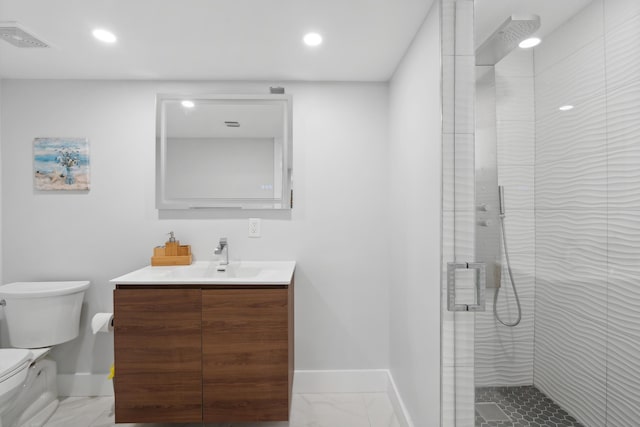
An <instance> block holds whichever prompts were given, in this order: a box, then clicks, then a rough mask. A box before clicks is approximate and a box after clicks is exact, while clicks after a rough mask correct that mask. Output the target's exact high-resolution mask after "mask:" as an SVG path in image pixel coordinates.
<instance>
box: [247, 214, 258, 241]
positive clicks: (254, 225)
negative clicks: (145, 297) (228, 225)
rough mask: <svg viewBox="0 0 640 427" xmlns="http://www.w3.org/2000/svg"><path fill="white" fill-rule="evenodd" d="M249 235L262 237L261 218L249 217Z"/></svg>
mask: <svg viewBox="0 0 640 427" xmlns="http://www.w3.org/2000/svg"><path fill="white" fill-rule="evenodd" d="M249 237H260V218H249Z"/></svg>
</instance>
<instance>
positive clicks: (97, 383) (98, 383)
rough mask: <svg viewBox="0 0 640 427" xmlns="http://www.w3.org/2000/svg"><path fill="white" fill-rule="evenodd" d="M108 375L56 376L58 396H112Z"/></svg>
mask: <svg viewBox="0 0 640 427" xmlns="http://www.w3.org/2000/svg"><path fill="white" fill-rule="evenodd" d="M107 375H108V374H89V373H78V374H58V396H73V397H89V396H113V382H112V381H111V380H109V379H107Z"/></svg>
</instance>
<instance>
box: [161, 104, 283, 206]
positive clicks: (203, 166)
mask: <svg viewBox="0 0 640 427" xmlns="http://www.w3.org/2000/svg"><path fill="white" fill-rule="evenodd" d="M291 107H292V105H291V97H290V96H289V95H193V94H191V95H187V94H160V95H158V96H157V103H156V109H157V117H156V144H157V145H156V173H157V176H156V192H157V194H156V207H157V208H158V209H208V208H211V209H214V208H227V209H229V208H236V209H290V208H291V200H292V194H291V192H292V172H293V165H292V136H291Z"/></svg>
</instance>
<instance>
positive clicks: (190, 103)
mask: <svg viewBox="0 0 640 427" xmlns="http://www.w3.org/2000/svg"><path fill="white" fill-rule="evenodd" d="M182 106H183V107H184V108H193V107H195V106H196V104H195V103H194V102H193V101H189V100H188V99H185V100H184V101H182Z"/></svg>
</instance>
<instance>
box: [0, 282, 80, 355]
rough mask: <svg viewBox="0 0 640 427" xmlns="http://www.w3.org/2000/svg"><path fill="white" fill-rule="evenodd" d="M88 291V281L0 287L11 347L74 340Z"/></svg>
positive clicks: (37, 346)
mask: <svg viewBox="0 0 640 427" xmlns="http://www.w3.org/2000/svg"><path fill="white" fill-rule="evenodd" d="M87 288H89V281H72V282H15V283H10V284H8V285H4V286H0V300H4V301H5V306H4V315H5V322H6V323H7V329H8V330H9V342H10V343H11V346H12V347H17V348H39V347H50V346H52V345H56V344H60V343H63V342H66V341H70V340H72V339H74V338H75V337H77V336H78V330H79V327H80V310H81V309H82V300H83V299H84V292H85V291H86V290H87Z"/></svg>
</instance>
